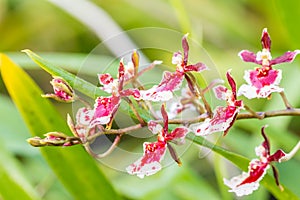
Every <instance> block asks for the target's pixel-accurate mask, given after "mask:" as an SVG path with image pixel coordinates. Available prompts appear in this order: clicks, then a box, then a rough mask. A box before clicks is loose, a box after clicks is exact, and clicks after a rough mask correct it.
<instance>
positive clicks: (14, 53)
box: [0, 0, 300, 199]
mask: <svg viewBox="0 0 300 200" xmlns="http://www.w3.org/2000/svg"><path fill="white" fill-rule="evenodd" d="M92 2H93V3H95V5H97V6H98V7H99V8H102V9H103V10H104V11H106V12H107V14H108V15H109V16H110V17H111V18H112V19H113V20H114V21H115V22H116V23H117V24H118V25H119V26H120V27H121V28H122V29H123V30H131V29H134V28H143V27H160V28H168V29H172V30H175V31H178V32H181V33H182V34H184V33H186V32H189V33H190V38H192V39H193V40H195V41H196V42H197V43H199V44H201V45H202V46H203V48H204V49H205V50H206V51H207V52H208V54H209V56H210V58H211V60H212V61H211V63H210V64H212V65H215V66H216V67H217V70H218V71H219V73H220V74H221V76H222V77H223V78H224V76H225V71H227V70H228V69H229V68H232V74H233V76H234V77H235V78H236V80H237V83H238V85H241V84H242V83H243V82H244V80H243V78H242V74H243V71H244V70H245V69H249V68H253V67H254V66H253V65H252V64H246V63H243V62H242V61H241V60H240V59H239V58H238V56H237V53H238V52H239V51H240V50H242V49H249V50H251V51H254V52H256V51H259V50H260V49H261V46H260V41H259V40H260V34H261V31H262V29H263V28H264V27H267V28H268V30H269V33H270V35H271V37H272V55H273V57H276V56H277V55H281V54H282V53H283V52H285V51H286V50H294V49H295V48H298V49H300V40H299V37H298V35H299V33H300V28H299V26H298V19H299V13H300V12H299V6H298V5H299V2H298V1H297V0H291V1H289V2H285V1H280V0H271V1H260V0H253V1H249V0H242V1H237V0H215V1H210V0H200V1H195V0H186V1H182V0H181V1H180V0H169V1H168V0H152V1H146V0H111V1H104V0H98V1H96V0H94V1H92ZM74 4H76V1H74ZM70 6H72V5H70ZM82 9H84V8H82ZM97 20H98V21H99V22H100V23H101V19H97ZM103 23H105V22H103ZM131 39H132V40H133V41H134V42H135V43H136V44H137V46H147V45H148V44H149V42H153V43H155V40H156V37H155V36H153V38H148V37H147V38H146V37H144V36H143V35H132V36H131ZM157 40H158V38H157ZM101 42H103V41H102V39H101V38H98V37H97V34H96V33H95V32H93V31H92V30H90V29H89V28H87V26H86V25H85V24H83V23H81V22H79V21H78V20H77V19H76V18H74V17H72V16H71V15H70V14H68V13H67V12H65V11H63V10H61V9H59V8H58V7H56V6H55V5H53V4H52V3H51V2H50V1H38V0H27V1H22V0H0V52H4V53H8V55H11V57H12V58H13V60H14V61H15V62H17V63H18V64H19V65H20V66H21V67H23V68H24V69H25V70H26V71H27V72H28V73H29V74H30V75H31V77H32V78H33V79H34V80H35V81H36V82H37V84H38V85H39V86H40V87H41V88H42V89H43V90H45V91H51V88H50V86H49V81H50V76H49V75H48V74H46V73H45V72H44V71H42V70H41V69H40V68H38V67H37V65H35V64H34V63H33V62H31V61H30V59H29V58H27V57H26V56H25V55H23V54H21V53H20V50H22V49H31V50H33V51H35V52H41V55H42V54H43V56H42V57H45V58H47V59H48V60H49V61H51V62H52V63H54V64H57V65H58V66H61V67H63V68H65V69H67V70H69V71H71V72H73V73H76V72H78V71H80V67H81V65H82V63H84V62H85V61H86V60H85V59H86V57H88V58H89V59H88V61H90V62H89V63H88V65H89V66H90V69H91V70H83V71H81V73H80V75H81V76H84V77H85V78H87V79H90V80H94V79H95V78H96V73H97V71H98V70H99V71H101V70H104V69H102V68H103V67H104V66H106V64H107V63H109V62H111V60H113V58H114V55H113V54H112V53H110V51H109V50H108V48H105V47H104V48H103V51H102V52H100V53H97V54H101V55H100V56H97V55H96V56H95V55H88V54H89V53H90V52H91V51H92V50H93V49H94V48H95V47H96V46H97V45H99V43H101ZM159 43H160V45H161V46H166V47H168V46H172V47H174V45H175V47H176V48H177V49H181V46H180V41H179V40H178V41H174V40H172V39H170V40H165V41H159ZM175 47H174V48H175ZM143 53H144V54H146V55H147V56H148V58H149V60H153V59H158V58H157V55H156V54H155V53H153V52H152V51H150V50H148V51H147V50H145V51H144V52H143ZM199 53H203V51H201V52H199ZM196 55H197V52H196V54H195V55H193V57H192V59H193V60H196V61H198V60H199V59H198V57H197V56H196ZM199 56H201V55H199ZM92 57H93V58H92ZM169 57H170V54H169V53H165V54H164V53H163V52H162V55H161V57H160V58H159V59H163V60H168V59H170V58H169ZM208 65H209V64H208ZM298 65H299V58H296V62H294V63H293V64H287V65H279V66H277V67H278V68H281V69H282V70H283V74H284V75H283V80H282V83H281V85H282V87H284V88H285V91H286V94H287V97H288V98H289V100H290V102H291V103H292V105H294V106H295V107H299V106H300V98H299V95H300V93H299V89H298V86H299V85H300V79H299V78H298V77H299V75H300V68H299V66H298ZM102 66H103V67H102ZM209 66H210V65H209ZM98 67H99V69H98ZM158 72H161V70H160V69H159V70H158ZM113 74H115V73H113ZM160 77H161V75H160V74H159V75H157V72H156V74H155V73H152V74H151V75H150V76H149V77H147V78H149V80H150V79H160ZM95 84H97V83H95ZM0 92H1V93H0V119H1V120H0V127H1V129H0V146H1V152H2V154H1V155H0V156H1V159H0V160H1V163H0V165H1V167H0V170H1V173H2V172H5V173H6V174H8V175H9V174H18V177H21V178H20V179H21V182H19V181H17V183H23V182H26V184H21V186H23V189H22V187H20V188H19V189H20V191H19V192H16V193H18V195H22V192H23V191H27V194H30V195H31V197H32V198H37V199H38V198H41V199H74V196H72V195H73V194H71V193H70V192H69V191H68V190H67V189H66V188H65V186H63V185H62V184H61V182H60V181H59V178H57V177H56V176H55V175H54V174H53V171H52V169H51V167H50V166H49V165H48V164H47V163H46V161H45V160H44V159H43V157H42V155H41V153H40V151H39V150H38V149H35V148H32V147H30V146H29V145H27V143H26V141H25V139H26V138H27V137H30V133H29V131H28V128H27V127H26V125H25V123H24V120H23V119H22V118H21V117H20V114H19V112H18V111H17V109H16V107H15V106H14V104H13V103H12V102H11V99H10V97H9V95H8V93H7V91H6V88H5V85H4V84H3V81H2V79H1V80H0ZM245 101H246V102H247V103H248V104H249V105H250V106H251V107H253V108H254V109H255V110H273V109H282V108H284V105H283V103H282V102H281V100H280V98H279V95H276V94H275V95H273V97H272V99H271V100H270V101H267V102H266V101H265V100H254V101H252V100H251V101H247V100H245ZM54 103H55V102H54ZM55 105H56V107H57V108H58V110H59V112H60V113H61V115H62V116H63V117H65V116H66V113H67V112H70V113H72V108H71V106H65V105H62V104H56V103H55ZM29 106H30V105H29ZM120 118H122V116H121V117H120ZM265 124H269V127H268V128H267V129H266V131H267V134H268V136H269V137H270V140H271V144H272V150H275V149H277V148H282V149H283V150H285V151H289V150H290V149H291V148H292V147H293V145H295V144H296V142H297V141H298V140H299V136H300V131H299V130H300V124H299V117H278V118H272V119H266V120H263V121H259V120H241V121H237V123H236V124H235V126H234V127H233V128H232V130H231V131H230V133H229V134H228V135H227V136H226V137H225V138H219V139H218V144H219V145H221V146H224V147H226V148H228V149H230V150H231V151H233V152H236V153H238V154H241V155H243V156H246V157H247V158H249V159H251V158H253V157H255V152H254V148H255V146H257V145H259V144H260V143H261V142H262V137H261V136H260V127H261V126H262V125H265ZM40 131H41V132H43V130H40ZM53 131H54V130H53ZM214 140H217V139H214ZM129 144H130V143H129ZM141 144H142V143H141ZM199 149H200V150H201V151H200V155H199ZM141 150H142V149H141V147H140V148H139V149H137V150H136V151H137V152H140V151H141ZM62 151H63V150H62ZM205 152H207V151H206V150H205V149H203V148H201V147H199V146H196V145H192V146H191V147H190V148H189V149H188V151H187V152H186V153H185V154H184V155H183V158H182V160H183V166H182V167H180V168H179V167H177V166H175V165H172V166H170V167H168V168H165V169H164V170H162V171H161V172H159V173H158V174H156V175H154V176H152V177H147V178H145V179H144V180H140V179H138V178H137V177H133V176H129V175H128V174H126V173H123V172H119V171H117V170H113V169H111V168H109V167H107V166H106V165H103V164H102V163H101V162H99V167H100V168H101V169H102V171H103V172H104V173H105V174H106V176H107V178H108V179H109V180H110V181H111V182H112V183H113V186H114V188H115V189H116V190H117V192H119V193H120V194H121V195H122V196H123V197H124V198H125V199H234V198H235V197H234V195H232V194H229V193H228V192H227V189H228V188H226V187H225V186H223V183H222V181H220V179H222V177H223V176H224V177H227V178H228V177H231V176H232V175H236V174H239V171H238V170H236V168H235V167H233V166H232V165H231V164H230V163H228V162H227V161H225V160H223V159H221V158H216V156H215V155H214V154H213V153H211V152H208V153H205ZM2 156H3V157H2ZM199 156H200V158H201V159H200V158H199ZM2 158H5V159H4V160H6V161H5V162H3V159H2ZM115 159H116V161H115V162H121V160H122V156H118V155H116V156H115ZM218 159H219V160H218ZM5 166H14V167H11V168H10V170H7V167H5ZM277 166H278V168H279V173H280V181H281V182H282V183H283V184H284V185H286V186H287V187H288V188H289V189H290V190H291V191H292V192H294V193H295V194H297V196H298V197H299V198H300V191H299V177H300V172H299V170H297V169H298V168H299V167H300V154H299V153H298V154H297V155H296V156H295V158H294V159H293V160H291V161H289V162H287V163H283V164H278V165H277ZM215 170H216V171H215ZM5 173H4V174H5ZM14 177H15V176H11V177H10V176H1V179H2V178H3V179H2V180H7V181H8V182H7V183H9V181H11V182H12V183H13V182H14V181H15V178H14ZM4 178H5V179H4ZM95 178H96V177H95ZM22 181H23V182H22ZM17 185H18V184H17ZM95 187H98V186H97V185H95ZM0 188H2V189H3V190H1V189H0V199H5V197H6V196H5V195H4V194H3V193H1V192H3V191H4V189H5V187H3V186H2V182H1V184H0ZM24 188H25V189H24ZM78 192H84V191H78ZM101 193H105V191H99V199H100V196H101ZM17 197H18V196H16V198H17ZM270 198H271V195H270V194H269V193H268V191H267V190H266V189H265V188H264V187H260V189H259V190H258V191H257V192H255V193H254V194H253V195H251V196H248V197H244V198H243V199H270ZM24 199H25V197H24Z"/></svg>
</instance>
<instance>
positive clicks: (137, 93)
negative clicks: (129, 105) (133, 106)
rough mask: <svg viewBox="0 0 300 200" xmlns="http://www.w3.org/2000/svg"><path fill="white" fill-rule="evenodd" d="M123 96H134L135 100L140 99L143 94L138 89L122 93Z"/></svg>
mask: <svg viewBox="0 0 300 200" xmlns="http://www.w3.org/2000/svg"><path fill="white" fill-rule="evenodd" d="M120 95H121V96H133V97H134V98H135V99H140V97H141V94H140V91H139V90H138V89H126V90H122V91H121V92H120Z"/></svg>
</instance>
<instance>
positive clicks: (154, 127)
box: [148, 120, 163, 134]
mask: <svg viewBox="0 0 300 200" xmlns="http://www.w3.org/2000/svg"><path fill="white" fill-rule="evenodd" d="M148 129H149V130H150V131H151V132H152V133H153V134H158V133H161V132H162V129H163V127H162V126H161V125H160V124H158V123H156V122H155V121H152V120H151V121H149V122H148Z"/></svg>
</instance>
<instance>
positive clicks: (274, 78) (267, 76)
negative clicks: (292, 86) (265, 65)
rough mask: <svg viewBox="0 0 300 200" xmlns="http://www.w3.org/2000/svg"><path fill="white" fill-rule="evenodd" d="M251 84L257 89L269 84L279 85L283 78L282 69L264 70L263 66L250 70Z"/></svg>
mask: <svg viewBox="0 0 300 200" xmlns="http://www.w3.org/2000/svg"><path fill="white" fill-rule="evenodd" d="M249 79H250V84H251V85H252V86H254V87H256V88H257V89H261V88H263V87H264V86H267V85H273V84H276V85H278V84H279V82H280V80H281V71H280V70H276V69H271V70H266V71H264V70H263V69H261V68H257V69H256V70H250V71H249Z"/></svg>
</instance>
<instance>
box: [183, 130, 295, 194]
mask: <svg viewBox="0 0 300 200" xmlns="http://www.w3.org/2000/svg"><path fill="white" fill-rule="evenodd" d="M187 138H188V139H190V140H192V141H193V142H195V143H196V144H199V145H202V146H204V147H207V148H209V149H211V150H213V151H214V152H215V153H218V154H220V155H222V156H223V157H224V158H226V159H228V160H229V161H231V162H232V163H234V164H235V165H236V166H238V167H239V168H240V169H241V170H243V171H247V170H248V164H249V162H250V160H249V159H247V158H245V157H243V156H241V155H238V154H235V153H233V152H230V151H228V150H226V149H224V148H222V147H220V146H217V145H215V144H213V143H211V142H209V141H207V140H206V139H204V138H203V137H201V136H198V137H195V136H194V135H193V134H191V133H189V134H188V135H187ZM261 183H262V184H263V185H264V186H265V187H266V188H267V189H268V190H269V191H270V192H271V193H272V194H273V195H274V196H275V197H276V198H277V199H299V197H297V195H295V194H294V193H293V192H291V191H290V190H289V189H288V188H286V187H284V186H283V187H284V191H280V189H279V187H278V186H277V185H276V183H275V180H274V178H272V177H271V176H270V175H269V174H266V175H265V177H264V179H263V180H262V181H261Z"/></svg>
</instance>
